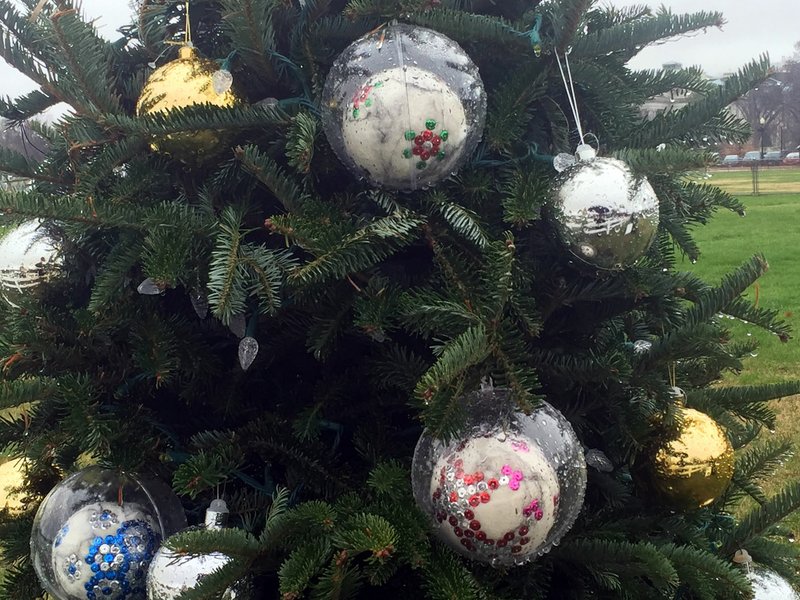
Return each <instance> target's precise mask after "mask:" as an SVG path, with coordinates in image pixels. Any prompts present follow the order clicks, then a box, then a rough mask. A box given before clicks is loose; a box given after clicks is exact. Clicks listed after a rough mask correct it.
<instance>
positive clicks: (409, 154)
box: [403, 148, 413, 158]
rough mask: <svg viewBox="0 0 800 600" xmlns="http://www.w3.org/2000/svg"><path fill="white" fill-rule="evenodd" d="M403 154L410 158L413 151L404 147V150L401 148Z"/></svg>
mask: <svg viewBox="0 0 800 600" xmlns="http://www.w3.org/2000/svg"><path fill="white" fill-rule="evenodd" d="M403 156H404V157H405V158H411V157H412V156H413V152H411V150H410V149H409V148H406V149H405V150H403Z"/></svg>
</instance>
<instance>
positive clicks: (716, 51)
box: [0, 0, 800, 97]
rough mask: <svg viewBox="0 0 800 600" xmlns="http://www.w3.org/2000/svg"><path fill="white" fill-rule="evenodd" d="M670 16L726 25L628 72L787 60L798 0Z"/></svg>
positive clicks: (105, 8) (92, 3) (17, 90)
mask: <svg viewBox="0 0 800 600" xmlns="http://www.w3.org/2000/svg"><path fill="white" fill-rule="evenodd" d="M604 3H610V4H614V5H616V6H626V5H629V4H639V3H644V4H649V5H651V6H652V7H653V8H656V7H657V6H658V5H659V4H661V2H658V1H653V0H638V1H635V0H634V1H631V0H604ZM663 3H664V4H665V5H667V6H669V7H670V8H671V9H672V10H673V12H675V13H683V12H692V11H698V10H706V11H713V10H719V11H722V12H723V13H724V15H725V18H726V19H727V21H728V23H727V25H725V27H724V28H723V29H722V30H718V29H710V30H709V31H708V32H707V33H701V34H697V35H694V36H691V37H684V38H679V39H676V40H674V41H670V42H667V43H665V44H661V45H658V46H653V47H650V48H646V49H645V50H644V51H643V52H642V53H641V54H639V56H637V57H636V58H635V59H634V60H633V61H632V63H631V66H632V67H634V68H653V67H658V66H661V64H663V63H665V62H680V63H682V64H683V65H684V66H689V65H700V66H701V67H703V68H704V69H705V71H706V73H708V74H709V75H713V76H719V75H722V74H723V73H725V72H728V71H735V70H736V69H737V68H739V67H740V66H741V65H743V64H745V63H746V62H748V61H749V60H751V59H752V58H755V57H756V56H758V55H759V54H760V53H762V52H769V54H770V57H771V58H772V61H773V62H774V63H779V62H780V61H781V60H782V59H783V58H788V57H789V56H791V55H792V54H793V52H794V50H793V48H794V44H795V42H797V41H800V28H799V27H798V23H800V0H664V2H663ZM83 7H84V10H85V12H86V14H87V15H89V16H91V17H95V18H97V19H98V21H97V26H98V28H99V29H100V33H101V34H103V35H105V36H106V37H108V38H114V37H115V35H116V33H115V31H116V29H117V28H118V27H120V26H121V25H123V24H126V23H127V22H128V20H129V16H130V15H129V9H128V0H83ZM0 82H2V84H3V86H2V87H3V92H4V94H7V95H9V96H12V97H13V96H17V95H19V94H22V93H25V92H27V91H30V90H32V89H34V86H33V84H32V83H31V82H30V81H29V80H27V79H26V78H25V77H22V76H21V75H19V74H18V73H17V72H16V71H14V70H13V69H11V68H10V67H8V66H7V65H6V64H5V63H4V62H3V61H2V60H0Z"/></svg>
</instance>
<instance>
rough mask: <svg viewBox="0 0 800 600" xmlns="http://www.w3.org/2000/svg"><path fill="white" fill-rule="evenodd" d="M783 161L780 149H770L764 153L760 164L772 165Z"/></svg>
mask: <svg viewBox="0 0 800 600" xmlns="http://www.w3.org/2000/svg"><path fill="white" fill-rule="evenodd" d="M781 162H783V155H782V153H781V151H780V150H770V151H769V152H766V153H764V158H762V159H761V164H762V165H766V166H768V167H774V166H777V165H779V164H781Z"/></svg>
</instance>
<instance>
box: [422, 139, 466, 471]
mask: <svg viewBox="0 0 800 600" xmlns="http://www.w3.org/2000/svg"><path fill="white" fill-rule="evenodd" d="M423 152H424V150H422V148H420V151H419V153H420V154H422V153H423ZM462 477H464V471H462V470H461V469H456V479H461V478H462Z"/></svg>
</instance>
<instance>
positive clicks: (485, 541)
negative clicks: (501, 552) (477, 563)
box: [483, 538, 494, 546]
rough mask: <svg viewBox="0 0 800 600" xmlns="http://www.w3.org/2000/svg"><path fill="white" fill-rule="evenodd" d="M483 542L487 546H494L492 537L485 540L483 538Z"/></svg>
mask: <svg viewBox="0 0 800 600" xmlns="http://www.w3.org/2000/svg"><path fill="white" fill-rule="evenodd" d="M483 543H484V544H487V545H489V546H494V540H493V539H492V538H486V539H485V540H483Z"/></svg>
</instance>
